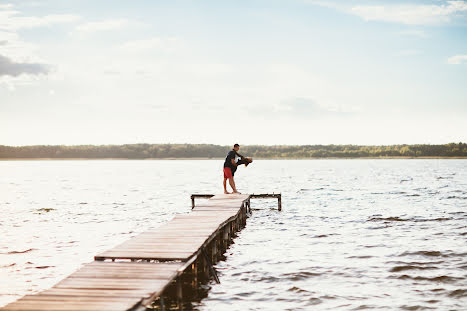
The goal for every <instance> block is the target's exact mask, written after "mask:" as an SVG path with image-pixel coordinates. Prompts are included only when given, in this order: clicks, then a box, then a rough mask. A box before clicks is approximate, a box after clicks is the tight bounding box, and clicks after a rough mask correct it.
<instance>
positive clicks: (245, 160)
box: [224, 149, 253, 176]
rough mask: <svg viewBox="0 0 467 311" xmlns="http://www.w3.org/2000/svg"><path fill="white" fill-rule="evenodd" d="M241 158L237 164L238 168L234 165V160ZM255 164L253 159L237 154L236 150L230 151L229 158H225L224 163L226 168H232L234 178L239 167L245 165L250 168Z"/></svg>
mask: <svg viewBox="0 0 467 311" xmlns="http://www.w3.org/2000/svg"><path fill="white" fill-rule="evenodd" d="M236 156H237V157H239V158H240V159H239V160H238V161H237V162H236V163H237V166H235V165H233V164H232V160H235V157H236ZM251 162H253V159H252V158H247V157H244V156H242V155H241V154H239V153H238V152H236V151H235V150H233V149H232V150H230V151H229V153H227V156H226V157H225V162H224V167H230V170H231V171H232V176H233V175H234V174H235V171H236V170H237V167H238V166H239V165H242V164H245V167H246V166H248V164H250V163H251Z"/></svg>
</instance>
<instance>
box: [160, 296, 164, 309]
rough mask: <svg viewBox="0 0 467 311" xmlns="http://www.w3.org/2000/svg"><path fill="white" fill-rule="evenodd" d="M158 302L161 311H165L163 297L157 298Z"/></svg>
mask: <svg viewBox="0 0 467 311" xmlns="http://www.w3.org/2000/svg"><path fill="white" fill-rule="evenodd" d="M159 302H160V305H161V311H165V304H164V296H162V295H161V297H160V298H159Z"/></svg>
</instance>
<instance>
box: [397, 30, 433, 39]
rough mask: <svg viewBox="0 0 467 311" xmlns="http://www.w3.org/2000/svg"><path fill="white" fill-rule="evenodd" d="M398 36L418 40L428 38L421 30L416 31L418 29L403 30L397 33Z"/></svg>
mask: <svg viewBox="0 0 467 311" xmlns="http://www.w3.org/2000/svg"><path fill="white" fill-rule="evenodd" d="M398 34H400V35H403V36H413V37H420V38H428V37H429V36H428V35H427V34H426V32H424V31H423V30H418V29H409V30H403V31H399V32H398Z"/></svg>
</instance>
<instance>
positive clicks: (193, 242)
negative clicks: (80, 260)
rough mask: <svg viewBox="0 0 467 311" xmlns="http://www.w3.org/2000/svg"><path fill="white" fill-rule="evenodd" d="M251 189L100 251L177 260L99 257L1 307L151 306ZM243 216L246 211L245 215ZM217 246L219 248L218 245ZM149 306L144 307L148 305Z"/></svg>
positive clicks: (65, 310)
mask: <svg viewBox="0 0 467 311" xmlns="http://www.w3.org/2000/svg"><path fill="white" fill-rule="evenodd" d="M248 199H249V195H244V194H242V195H239V194H236V195H233V194H230V195H224V194H221V195H216V196H213V197H211V198H210V199H209V200H208V201H206V202H203V203H201V204H199V205H197V206H195V208H194V209H193V210H192V212H191V213H189V214H182V215H177V216H175V217H174V218H173V219H172V220H171V221H169V222H168V223H166V224H164V225H162V226H160V227H159V228H154V229H150V230H148V231H146V232H143V233H141V234H138V235H137V236H135V237H133V238H132V239H130V240H128V241H125V242H123V243H121V244H120V245H118V246H116V247H114V248H112V249H110V250H108V251H105V252H102V253H100V254H98V255H96V256H95V259H96V260H105V259H131V260H144V259H146V260H148V259H149V260H151V259H153V260H157V261H180V262H178V263H175V262H171V263H163V262H157V263H150V262H111V261H94V262H92V263H89V264H86V265H84V266H83V267H82V268H81V269H79V270H78V271H76V272H74V273H73V274H71V275H70V276H68V277H67V278H65V279H64V280H62V281H60V282H59V283H57V284H56V285H55V286H53V287H52V288H50V289H48V290H45V291H42V292H40V293H38V294H37V295H27V296H24V297H23V298H21V299H19V300H17V301H15V302H13V303H10V304H8V305H7V306H5V307H3V308H0V310H2V311H46V310H47V311H120V310H122V311H123V310H133V309H134V308H136V307H140V306H146V305H147V304H148V303H150V302H151V301H153V300H154V299H155V298H157V297H158V296H159V295H161V293H162V292H163V291H164V289H166V288H167V287H168V286H169V285H170V284H171V283H172V282H173V281H174V280H175V279H176V278H177V277H178V275H179V274H180V271H181V270H183V269H184V268H186V267H187V266H189V265H191V262H192V261H193V260H194V259H195V258H196V255H197V254H199V253H200V250H201V248H202V247H205V246H206V245H207V244H208V243H209V242H210V241H211V240H212V239H214V238H216V237H217V236H219V233H220V231H221V230H222V229H223V228H228V231H226V232H227V236H228V232H230V227H229V226H230V225H231V224H233V223H234V222H238V221H239V219H241V217H242V216H241V215H242V214H241V213H242V206H244V202H245V201H246V200H248ZM243 217H244V216H243ZM214 248H217V246H215V247H214ZM143 309H144V307H143Z"/></svg>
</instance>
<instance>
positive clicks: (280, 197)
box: [277, 195, 282, 211]
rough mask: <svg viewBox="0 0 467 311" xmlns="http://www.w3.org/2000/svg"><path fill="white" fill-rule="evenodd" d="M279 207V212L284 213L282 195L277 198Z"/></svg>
mask: <svg viewBox="0 0 467 311" xmlns="http://www.w3.org/2000/svg"><path fill="white" fill-rule="evenodd" d="M277 206H278V209H279V211H282V196H281V195H279V196H278V197H277Z"/></svg>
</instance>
